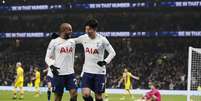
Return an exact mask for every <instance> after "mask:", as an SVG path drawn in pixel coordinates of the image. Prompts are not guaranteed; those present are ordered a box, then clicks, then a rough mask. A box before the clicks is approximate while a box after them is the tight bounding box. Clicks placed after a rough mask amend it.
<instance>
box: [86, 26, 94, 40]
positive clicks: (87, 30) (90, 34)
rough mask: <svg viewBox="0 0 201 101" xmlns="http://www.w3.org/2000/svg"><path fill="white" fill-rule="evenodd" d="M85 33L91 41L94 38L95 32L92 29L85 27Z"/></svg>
mask: <svg viewBox="0 0 201 101" xmlns="http://www.w3.org/2000/svg"><path fill="white" fill-rule="evenodd" d="M85 32H86V33H87V34H88V36H89V37H90V38H92V39H93V38H95V36H96V31H95V30H94V29H93V28H91V27H90V26H86V27H85Z"/></svg>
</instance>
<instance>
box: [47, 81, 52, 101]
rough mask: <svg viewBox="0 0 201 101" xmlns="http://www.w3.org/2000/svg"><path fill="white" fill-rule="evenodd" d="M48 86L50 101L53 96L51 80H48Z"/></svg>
mask: <svg viewBox="0 0 201 101" xmlns="http://www.w3.org/2000/svg"><path fill="white" fill-rule="evenodd" d="M47 87H48V91H47V99H48V101H50V98H51V92H52V84H51V82H48V83H47Z"/></svg>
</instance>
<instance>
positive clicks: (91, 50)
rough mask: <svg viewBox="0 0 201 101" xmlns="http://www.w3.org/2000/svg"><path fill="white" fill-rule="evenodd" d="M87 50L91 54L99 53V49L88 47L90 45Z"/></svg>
mask: <svg viewBox="0 0 201 101" xmlns="http://www.w3.org/2000/svg"><path fill="white" fill-rule="evenodd" d="M85 52H86V53H89V54H99V53H98V50H97V49H94V48H88V47H87V48H86V50H85Z"/></svg>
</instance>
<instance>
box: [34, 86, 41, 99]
mask: <svg viewBox="0 0 201 101" xmlns="http://www.w3.org/2000/svg"><path fill="white" fill-rule="evenodd" d="M38 96H40V91H39V87H35V97H38Z"/></svg>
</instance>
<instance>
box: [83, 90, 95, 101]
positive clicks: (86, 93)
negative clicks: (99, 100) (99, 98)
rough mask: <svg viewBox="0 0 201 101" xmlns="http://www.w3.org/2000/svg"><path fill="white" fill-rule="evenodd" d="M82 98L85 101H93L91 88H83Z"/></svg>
mask: <svg viewBox="0 0 201 101" xmlns="http://www.w3.org/2000/svg"><path fill="white" fill-rule="evenodd" d="M82 96H83V99H84V101H93V98H92V96H91V90H90V89H89V88H82Z"/></svg>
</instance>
